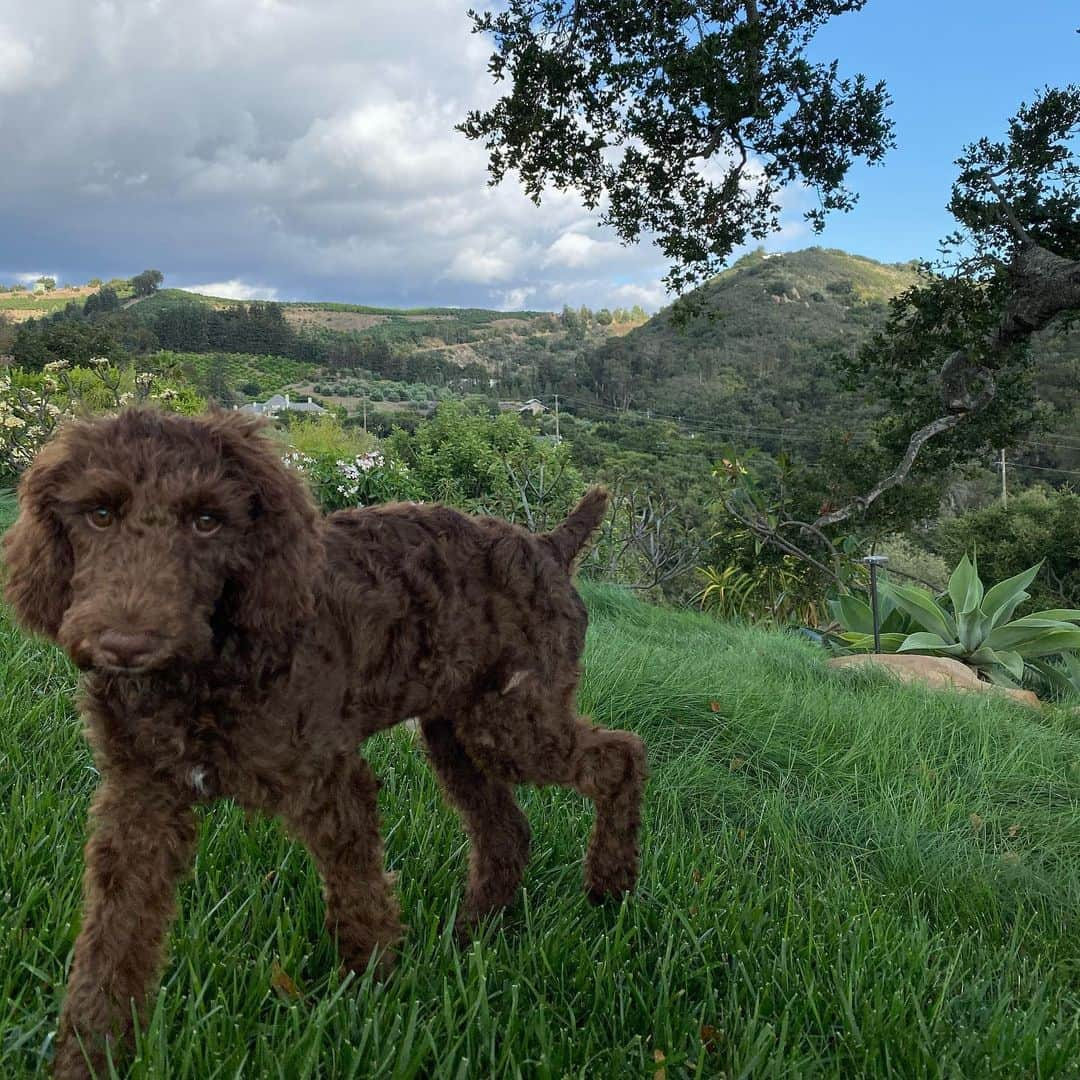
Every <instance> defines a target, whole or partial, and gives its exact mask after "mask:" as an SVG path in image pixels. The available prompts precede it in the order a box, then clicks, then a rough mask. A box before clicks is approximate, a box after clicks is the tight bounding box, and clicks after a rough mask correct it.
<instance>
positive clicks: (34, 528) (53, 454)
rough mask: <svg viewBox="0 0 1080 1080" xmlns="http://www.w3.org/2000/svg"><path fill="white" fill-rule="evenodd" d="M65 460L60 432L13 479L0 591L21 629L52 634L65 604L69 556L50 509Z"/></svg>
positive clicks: (68, 596) (70, 565) (61, 529)
mask: <svg viewBox="0 0 1080 1080" xmlns="http://www.w3.org/2000/svg"><path fill="white" fill-rule="evenodd" d="M66 459H67V447H66V445H65V438H64V433H63V431H61V433H60V434H59V435H58V436H56V437H55V438H54V439H53V440H52V442H50V443H48V444H47V445H46V446H45V448H44V449H43V450H42V451H41V452H40V453H39V454H38V456H37V458H36V459H35V460H34V463H33V465H31V466H30V468H29V469H28V470H27V471H26V473H24V474H23V477H22V480H21V481H20V482H19V516H18V518H17V519H16V521H15V524H14V525H12V526H11V528H10V529H8V531H7V532H6V533H5V534H4V543H3V546H4V567H5V578H6V580H5V582H4V595H5V597H6V598H7V601H8V603H9V604H11V606H12V607H13V608H14V609H15V617H16V618H17V620H18V621H19V623H20V624H21V625H22V626H24V627H25V628H26V629H27V630H32V631H34V633H37V634H45V635H46V636H47V637H50V638H52V639H53V640H55V639H56V633H57V631H58V630H59V629H60V623H61V621H62V620H63V618H64V612H65V611H67V609H68V606H69V605H70V604H71V574H72V569H73V567H74V561H75V560H74V557H73V556H72V553H71V544H70V543H69V541H68V536H67V529H66V528H65V527H64V525H63V523H62V522H61V520H60V518H59V516H58V515H57V513H56V511H55V491H56V481H57V479H58V476H59V474H60V471H61V468H62V466H63V464H64V462H65V461H66Z"/></svg>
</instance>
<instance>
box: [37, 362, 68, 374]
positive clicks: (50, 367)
mask: <svg viewBox="0 0 1080 1080" xmlns="http://www.w3.org/2000/svg"><path fill="white" fill-rule="evenodd" d="M68 367H71V365H70V364H69V363H68V362H67V361H66V360H50V361H49V362H48V363H47V364H46V365H45V366H44V367H43V368H42V369H41V370H42V371H63V370H64V368H68Z"/></svg>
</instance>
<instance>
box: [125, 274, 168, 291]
mask: <svg viewBox="0 0 1080 1080" xmlns="http://www.w3.org/2000/svg"><path fill="white" fill-rule="evenodd" d="M164 280H165V275H164V274H163V273H162V272H161V271H160V270H144V271H143V272H142V273H141V274H136V275H135V276H134V277H133V278H132V279H131V288H132V289H133V290H134V292H135V295H136V296H152V295H153V294H154V293H156V292H157V291H158V289H159V288H160V287H161V283H162V282H163V281H164Z"/></svg>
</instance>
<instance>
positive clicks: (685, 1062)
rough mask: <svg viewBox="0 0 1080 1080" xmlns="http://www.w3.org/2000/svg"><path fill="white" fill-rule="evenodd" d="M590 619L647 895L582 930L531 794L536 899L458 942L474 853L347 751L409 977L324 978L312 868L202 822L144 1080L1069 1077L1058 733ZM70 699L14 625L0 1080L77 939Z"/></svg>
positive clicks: (2, 790) (743, 633)
mask: <svg viewBox="0 0 1080 1080" xmlns="http://www.w3.org/2000/svg"><path fill="white" fill-rule="evenodd" d="M587 599H588V601H589V604H590V608H591V611H592V616H593V622H592V626H591V629H590V636H589V647H588V653H587V657H586V675H585V679H584V683H583V687H582V694H581V704H582V708H583V710H585V711H587V712H590V713H591V714H592V715H593V716H594V717H595V719H596V720H598V721H599V722H601V723H604V724H610V725H615V726H621V727H623V726H624V727H631V728H633V729H635V730H637V731H639V732H640V733H641V734H642V735H643V736H644V737H645V739H646V742H647V743H648V746H649V748H650V754H651V759H652V764H653V777H652V781H651V784H650V787H649V790H648V795H647V812H646V821H645V829H644V860H643V874H642V882H641V888H640V891H639V893H638V894H637V895H636V896H635V897H633V898H632V899H631V900H629V901H628V902H627V903H625V904H624V905H623V906H621V907H614V908H606V909H593V908H591V907H589V906H588V904H587V903H586V902H585V900H584V897H583V896H582V894H581V890H580V886H579V881H580V867H579V863H580V858H581V854H582V851H583V849H584V846H585V841H586V837H587V833H588V828H589V814H588V813H587V812H586V807H585V804H584V802H583V800H582V799H580V798H579V797H577V796H575V795H573V794H569V793H566V792H562V791H541V792H537V791H534V790H531V789H526V790H525V791H524V792H523V803H524V805H525V807H526V811H527V813H528V814H529V817H530V819H531V820H532V822H533V826H534V833H535V850H534V857H533V861H532V864H531V866H530V869H529V871H528V874H527V877H526V888H525V894H524V897H523V901H522V903H521V905H520V906H519V907H518V908H517V909H516V910H514V911H512V912H511V913H509V914H508V915H506V916H505V917H504V918H502V919H501V920H496V921H494V922H493V923H492V924H491V925H490V926H489V927H488V928H487V930H486V932H485V934H484V935H483V937H482V938H481V940H480V941H478V942H477V943H475V944H473V945H472V946H471V947H469V948H466V949H459V948H458V947H457V946H456V945H455V944H454V943H453V941H452V938H451V936H450V935H449V934H448V932H447V927H448V926H449V925H450V924H451V923H452V919H453V914H454V910H455V906H456V904H457V903H458V901H459V899H460V884H461V879H462V874H463V860H464V841H463V837H462V833H461V831H460V829H459V827H458V825H457V822H456V819H455V818H454V817H453V815H452V814H451V813H450V812H448V811H447V810H446V809H444V808H443V806H442V804H441V803H440V800H439V797H438V794H437V790H436V786H435V784H434V782H433V780H432V778H431V776H430V774H429V772H428V769H427V767H426V766H425V764H424V762H423V760H422V756H421V754H420V753H419V751H418V750H417V748H416V747H415V746H414V745H413V743H412V741H411V739H410V737H409V736H408V734H407V733H406V732H404V731H395V732H392V733H390V734H389V735H388V736H384V737H380V738H378V739H376V740H373V741H372V742H371V743H370V744H369V746H368V748H367V749H368V753H369V755H370V757H371V759H372V761H373V763H374V765H375V767H376V770H377V772H378V773H379V775H380V776H381V777H382V778H383V780H384V781H385V787H384V789H383V791H382V793H381V800H382V802H381V805H382V812H383V815H384V833H385V835H386V837H387V849H388V859H389V863H390V865H391V866H392V867H393V868H394V869H396V870H398V871H400V874H401V878H400V887H401V893H402V905H403V914H404V919H405V921H406V922H407V923H408V924H409V931H408V935H407V938H406V940H405V944H404V948H403V951H402V956H401V961H400V964H399V967H398V971H397V973H396V974H395V975H394V976H393V977H392V978H391V979H390V981H389V982H387V983H385V984H383V985H377V984H372V983H371V982H370V981H369V980H368V979H362V980H359V982H358V983H353V982H350V983H346V984H342V983H340V982H339V981H338V978H337V975H336V974H335V966H336V965H335V959H334V954H333V951H332V948H331V945H330V944H329V942H328V941H327V939H326V938H325V937H324V936H323V934H322V930H321V902H320V898H319V887H318V882H317V880H316V877H315V875H314V873H313V871H312V869H311V867H310V865H309V863H308V860H307V857H306V855H305V854H304V853H303V852H302V851H301V850H300V849H298V848H297V847H295V846H294V845H292V844H290V843H288V842H286V841H285V840H284V839H283V838H282V836H281V834H280V832H279V830H278V829H277V828H276V826H274V825H273V824H271V823H265V822H256V823H253V824H249V823H246V822H245V821H244V818H243V816H242V815H241V814H240V813H239V812H238V811H237V810H236V809H235V808H233V807H231V806H227V805H223V806H220V807H217V808H215V809H212V810H210V811H208V812H206V813H205V814H204V815H203V829H202V834H201V842H200V847H199V853H198V858H197V861H196V864H195V869H194V873H193V875H192V877H191V879H190V880H189V881H187V882H186V883H185V884H184V886H183V888H182V894H181V911H182V914H181V916H180V919H179V922H178V924H177V926H176V928H175V931H174V933H173V937H172V954H171V960H170V962H169V965H168V968H167V969H166V972H165V977H164V983H163V992H162V993H161V995H160V996H159V997H158V998H157V1001H156V1007H155V1009H154V1011H153V1014H152V1017H151V1019H150V1022H149V1025H148V1029H147V1031H146V1033H145V1035H144V1037H143V1039H142V1041H141V1046H140V1057H139V1060H138V1062H137V1063H136V1066H135V1068H134V1070H133V1072H132V1075H133V1076H136V1077H144V1076H150V1075H153V1076H168V1077H170V1078H182V1077H192V1078H194V1077H198V1078H200V1080H203V1078H210V1077H222V1078H224V1077H236V1076H240V1075H243V1076H251V1077H289V1078H292V1077H329V1076H333V1077H367V1076H379V1077H425V1078H428V1077H439V1078H442V1077H446V1078H457V1077H518V1076H520V1077H529V1078H532V1077H553V1078H554V1077H564V1076H573V1077H587V1078H597V1077H605V1078H606V1077H649V1076H651V1075H652V1073H653V1071H654V1070H655V1068H656V1067H657V1066H656V1063H655V1061H654V1053H655V1052H656V1051H660V1052H662V1054H663V1055H664V1057H665V1061H666V1069H667V1076H668V1077H679V1076H692V1075H702V1076H720V1075H724V1076H726V1077H732V1078H734V1077H754V1078H757V1077H800V1078H801V1077H852V1076H859V1075H867V1076H879V1075H888V1074H890V1073H891V1074H892V1075H896V1076H903V1077H922V1076H925V1077H939V1076H940V1077H959V1076H969V1077H970V1076H980V1077H983V1076H1010V1077H1013V1076H1040V1077H1049V1076H1074V1075H1076V1071H1077V1065H1076V1063H1077V1061H1078V1060H1080V930H1078V927H1080V920H1078V918H1077V915H1078V907H1080V873H1078V872H1077V871H1078V869H1080V812H1078V807H1080V801H1078V800H1080V735H1078V733H1077V724H1078V721H1077V720H1076V719H1075V718H1073V717H1072V716H1071V715H1070V714H1068V713H1066V712H1063V711H1047V712H1044V713H1041V714H1040V713H1032V712H1029V711H1025V710H1024V709H1022V708H1021V707H1019V706H1015V705H1011V704H1005V703H1002V702H998V701H989V700H985V699H983V698H981V697H980V698H975V697H961V696H958V695H949V694H940V693H933V692H930V691H920V690H915V689H901V688H899V687H897V686H896V685H894V684H893V683H891V682H890V681H888V680H887V679H886V678H885V677H878V678H874V677H871V676H869V675H867V674H866V673H844V674H842V675H840V674H836V675H829V674H827V673H826V671H825V669H824V668H823V665H822V659H821V656H820V655H819V654H818V653H817V652H816V651H814V650H813V649H812V648H811V647H810V646H809V645H807V644H805V643H803V642H801V641H799V640H796V639H794V638H789V637H785V636H782V635H777V634H772V633H766V632H763V631H757V630H753V629H745V628H737V627H731V626H726V625H723V624H719V623H716V622H713V621H710V620H707V619H704V618H702V617H699V616H694V615H691V614H680V613H671V612H663V611H659V610H656V609H651V608H647V607H644V606H642V605H640V604H638V603H636V602H634V601H631V600H628V599H627V598H626V597H625V596H623V595H622V594H620V593H618V592H615V591H612V590H610V589H604V588H590V589H588V590H587ZM74 682H75V680H74V676H73V674H72V672H71V670H70V669H69V668H68V666H67V665H66V663H64V662H63V661H62V660H61V659H60V658H59V657H58V656H57V654H55V653H54V652H53V651H52V650H50V649H49V648H47V647H46V646H44V645H41V644H39V643H33V642H28V641H26V640H24V639H23V638H22V637H20V636H19V635H18V634H17V633H16V631H15V630H14V629H13V628H12V627H11V625H10V624H9V623H8V622H6V621H5V622H2V623H0V692H2V701H3V705H2V706H0V708H2V709H3V715H2V716H0V1060H3V1061H4V1066H5V1067H4V1071H3V1074H4V1076H5V1077H8V1076H10V1077H21V1076H29V1075H31V1074H33V1072H34V1070H35V1069H37V1068H38V1067H39V1062H40V1060H41V1056H42V1054H43V1053H44V1052H45V1048H46V1047H47V1045H48V1042H49V1033H50V1032H51V1031H52V1029H53V1026H54V1024H55V1017H56V1012H57V1007H58V1003H59V1000H60V996H61V989H62V985H63V981H64V968H65V964H66V962H67V960H68V957H69V951H70V948H71V943H72V939H73V936H74V933H75V928H76V919H77V903H78V896H77V893H78V885H77V882H78V876H79V866H80V856H79V850H80V844H81V840H82V834H83V827H84V825H83V819H84V813H85V809H86V801H87V798H88V795H89V793H90V791H91V789H92V787H93V784H94V774H93V771H92V769H91V767H90V760H89V756H88V754H87V752H86V749H85V747H84V745H83V743H82V740H81V737H80V734H79V728H78V722H77V720H76V717H75V715H74V713H73V711H72V707H71V704H70V700H71V691H72V690H73V688H74ZM973 815H974V817H973ZM271 871H272V872H273V873H271ZM275 963H277V964H280V966H281V968H282V969H283V970H284V971H285V972H287V973H288V974H289V975H290V976H291V977H292V978H293V979H294V980H295V981H296V983H297V984H298V985H299V987H300V989H301V992H302V996H301V997H299V998H298V999H286V998H282V997H280V996H279V995H278V994H277V993H276V992H275V991H274V990H273V989H272V987H271V972H272V968H273V965H274V964H275ZM703 1028H704V1029H705V1035H706V1038H705V1039H703V1037H702V1032H703Z"/></svg>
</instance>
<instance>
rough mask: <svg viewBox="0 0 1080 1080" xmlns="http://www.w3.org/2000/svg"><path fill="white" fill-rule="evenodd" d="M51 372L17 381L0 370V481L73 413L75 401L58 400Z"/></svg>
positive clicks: (19, 467) (29, 457)
mask: <svg viewBox="0 0 1080 1080" xmlns="http://www.w3.org/2000/svg"><path fill="white" fill-rule="evenodd" d="M49 366H50V367H53V368H54V373H48V372H46V373H45V374H44V375H42V376H37V377H34V378H31V379H25V380H20V379H19V378H18V377H17V376H13V374H12V372H11V371H3V372H0V480H3V481H8V482H10V481H12V480H14V479H15V478H16V477H17V476H18V475H19V474H20V473H21V472H22V471H23V470H24V469H26V468H27V466H28V465H29V464H30V462H32V461H33V460H34V456H35V455H36V454H37V452H38V450H39V449H41V447H42V445H43V444H44V443H45V442H46V441H47V440H48V438H49V436H50V435H52V433H53V432H54V431H55V430H56V426H57V424H59V423H60V421H61V420H62V419H63V418H64V417H65V416H71V415H73V413H74V409H75V401H74V399H72V398H71V397H68V399H67V400H66V401H61V403H58V400H57V398H58V395H59V394H60V390H61V387H60V382H59V380H58V379H57V378H56V375H55V367H54V365H49Z"/></svg>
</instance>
